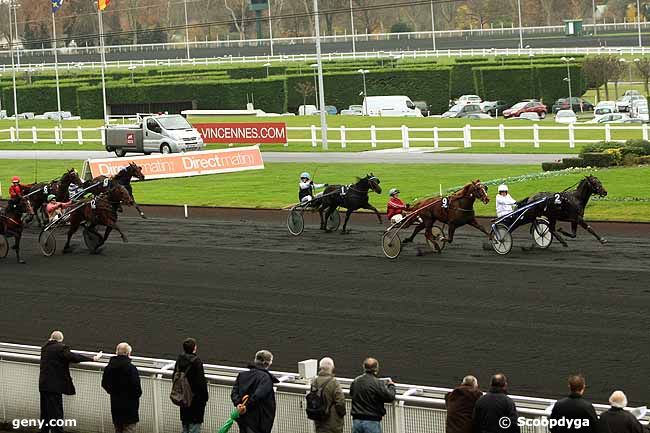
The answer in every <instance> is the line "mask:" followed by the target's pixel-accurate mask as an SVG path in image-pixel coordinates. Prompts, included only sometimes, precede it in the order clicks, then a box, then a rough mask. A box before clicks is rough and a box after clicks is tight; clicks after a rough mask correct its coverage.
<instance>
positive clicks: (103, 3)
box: [97, 0, 111, 11]
mask: <svg viewBox="0 0 650 433" xmlns="http://www.w3.org/2000/svg"><path fill="white" fill-rule="evenodd" d="M110 3H111V0H98V1H97V7H99V10H100V11H103V10H104V9H106V8H107V7H108V5H109V4H110Z"/></svg>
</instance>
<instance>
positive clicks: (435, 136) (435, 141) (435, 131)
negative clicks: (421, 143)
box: [433, 126, 440, 149]
mask: <svg viewBox="0 0 650 433" xmlns="http://www.w3.org/2000/svg"><path fill="white" fill-rule="evenodd" d="M438 140H439V137H438V127H437V126H434V127H433V148H434V149H437V148H438V147H440V144H439V141H438Z"/></svg>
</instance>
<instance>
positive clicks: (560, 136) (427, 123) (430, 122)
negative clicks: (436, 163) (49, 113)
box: [0, 116, 642, 153]
mask: <svg viewBox="0 0 650 433" xmlns="http://www.w3.org/2000/svg"><path fill="white" fill-rule="evenodd" d="M190 121H191V122H194V123H197V122H251V121H254V122H284V123H286V124H287V126H290V127H311V125H315V126H316V127H317V137H319V138H320V118H319V117H318V116H295V117H281V118H279V117H267V118H265V117H257V118H243V117H221V118H203V119H198V118H197V119H190ZM468 122H469V124H470V125H471V126H472V128H481V127H498V126H499V124H504V125H506V126H507V127H518V128H522V129H520V130H509V131H506V132H505V136H506V139H512V140H531V141H532V139H533V132H532V129H527V128H529V127H530V126H531V125H532V124H533V123H534V122H529V121H523V120H522V121H504V120H502V119H494V120H480V121H477V120H472V121H467V120H463V119H440V118H388V117H384V118H379V117H372V118H371V117H356V116H329V117H328V125H329V126H330V127H331V128H339V127H341V126H345V127H346V128H347V131H346V140H353V141H354V140H357V141H359V142H353V143H350V142H349V141H348V143H347V146H346V148H345V149H343V148H342V147H341V144H340V143H337V142H330V146H329V149H330V151H350V152H353V151H364V150H372V148H371V144H370V132H369V131H354V130H350V129H354V128H369V127H370V126H372V125H375V126H376V127H377V128H399V127H401V126H402V125H406V126H408V127H409V128H433V127H439V128H462V127H463V126H465V124H467V123H468ZM537 123H538V124H539V125H543V126H552V127H554V126H558V125H557V124H556V123H554V121H553V120H551V119H547V120H544V121H541V122H537ZM20 125H21V128H32V127H37V128H54V127H55V126H57V125H58V123H57V122H55V121H47V120H25V121H21V122H20ZM77 125H79V126H82V127H84V128H96V127H99V126H100V125H101V120H82V121H78V122H77V121H70V122H64V127H68V128H76V127H77ZM12 126H14V122H12V121H10V120H0V130H5V129H9V128H10V127H12ZM616 128H621V129H614V130H612V139H615V140H617V139H618V140H626V139H630V138H641V136H642V134H641V131H640V130H638V129H635V128H638V126H636V125H629V126H628V125H625V126H620V125H617V126H616ZM39 134H40V133H39ZM471 134H472V138H473V140H498V138H499V131H498V130H480V129H474V130H472V133H471ZM9 136H10V133H9V132H0V150H10V149H11V150H15V149H22V150H37V149H41V150H101V149H102V145H101V144H100V143H88V142H86V143H83V144H78V143H77V142H76V139H77V132H76V131H66V132H65V138H66V139H72V140H75V142H66V143H64V144H56V143H54V133H53V132H52V133H48V134H47V135H46V136H47V137H51V138H52V141H51V142H45V143H38V144H35V143H32V142H31V141H29V140H31V132H21V138H23V139H27V140H28V141H27V142H21V143H10V142H8V140H9ZM288 136H289V138H290V139H300V140H304V141H302V142H290V143H289V145H288V146H283V145H280V144H271V145H262V150H275V151H288V152H296V151H303V152H304V151H319V150H320V146H318V147H315V148H314V147H312V144H311V130H305V131H289V133H288ZM462 136H463V135H462V133H461V132H456V131H444V130H441V131H439V138H441V139H449V140H450V141H445V142H441V143H440V146H441V147H456V148H457V149H455V150H454V151H455V152H472V153H477V152H478V153H574V152H577V151H578V150H579V149H580V147H581V145H580V144H576V148H575V149H574V150H572V149H570V148H569V145H568V131H567V130H562V129H560V130H548V131H540V133H539V138H540V140H562V142H559V143H541V144H540V147H539V148H535V147H533V144H532V142H531V143H508V144H506V147H505V148H501V147H499V144H498V142H497V143H474V144H473V146H472V148H469V149H465V148H463V141H462ZM84 137H90V138H94V139H99V138H100V133H99V131H97V132H93V133H84ZM328 137H329V138H330V140H340V139H341V133H340V132H339V131H338V130H331V131H329V134H328ZM401 137H402V135H401V131H399V130H397V131H381V130H378V131H377V139H378V140H397V141H399V143H378V145H377V149H384V148H393V147H401ZM410 137H411V139H412V141H411V143H410V145H411V147H433V133H432V132H429V131H411V132H410ZM575 138H576V140H587V139H598V140H601V139H602V140H604V139H605V135H604V130H603V131H596V130H585V131H576V133H575ZM418 139H419V140H423V141H418ZM563 140H566V141H563ZM218 147H224V146H223V145H221V146H218V145H211V146H208V148H218Z"/></svg>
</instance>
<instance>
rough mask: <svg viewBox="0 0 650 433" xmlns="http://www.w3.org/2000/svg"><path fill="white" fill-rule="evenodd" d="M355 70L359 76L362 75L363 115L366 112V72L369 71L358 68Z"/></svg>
mask: <svg viewBox="0 0 650 433" xmlns="http://www.w3.org/2000/svg"><path fill="white" fill-rule="evenodd" d="M357 72H358V73H360V74H361V76H362V77H363V115H364V116H366V115H367V114H368V109H367V104H366V97H367V96H368V92H367V89H366V74H367V73H368V72H370V71H369V70H367V69H359V70H358V71H357Z"/></svg>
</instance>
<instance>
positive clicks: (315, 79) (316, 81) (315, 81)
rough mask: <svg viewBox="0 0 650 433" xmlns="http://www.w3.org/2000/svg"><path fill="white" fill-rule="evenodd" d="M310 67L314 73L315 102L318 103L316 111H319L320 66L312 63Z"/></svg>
mask: <svg viewBox="0 0 650 433" xmlns="http://www.w3.org/2000/svg"><path fill="white" fill-rule="evenodd" d="M309 66H310V67H311V68H312V70H313V72H314V99H315V102H316V109H317V110H318V75H317V71H318V64H317V63H312V64H311V65H309Z"/></svg>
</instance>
